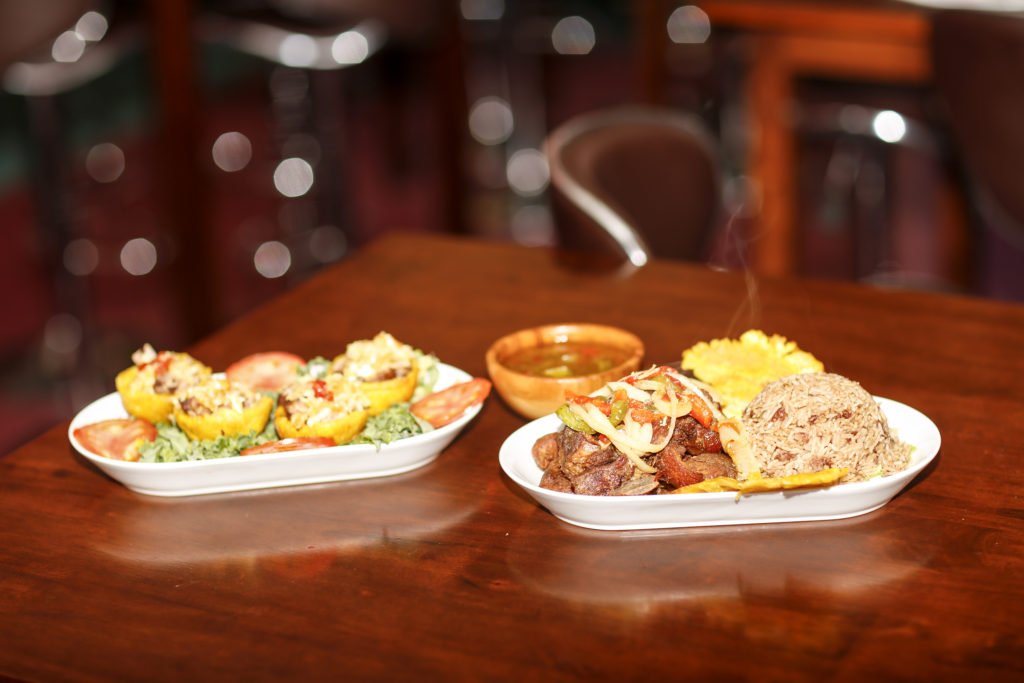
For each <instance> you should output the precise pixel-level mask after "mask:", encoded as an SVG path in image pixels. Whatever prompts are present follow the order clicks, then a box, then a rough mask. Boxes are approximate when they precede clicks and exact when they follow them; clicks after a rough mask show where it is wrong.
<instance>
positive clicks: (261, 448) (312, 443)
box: [239, 436, 338, 455]
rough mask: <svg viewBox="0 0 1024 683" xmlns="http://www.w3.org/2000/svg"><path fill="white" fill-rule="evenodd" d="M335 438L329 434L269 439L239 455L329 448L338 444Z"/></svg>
mask: <svg viewBox="0 0 1024 683" xmlns="http://www.w3.org/2000/svg"><path fill="white" fill-rule="evenodd" d="M337 445H338V444H336V443H335V442H334V439H332V438H330V437H327V436H297V437H294V438H291V439H280V440H278V441H268V442H266V443H261V444H260V445H258V446H250V447H249V448H246V449H244V450H242V452H241V453H239V455H256V454H257V453H283V452H285V451H304V450H307V449H310V448H327V447H329V446H337Z"/></svg>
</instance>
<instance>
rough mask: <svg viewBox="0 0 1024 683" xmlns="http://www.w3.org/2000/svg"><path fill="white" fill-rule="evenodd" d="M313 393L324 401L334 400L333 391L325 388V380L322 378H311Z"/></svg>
mask: <svg viewBox="0 0 1024 683" xmlns="http://www.w3.org/2000/svg"><path fill="white" fill-rule="evenodd" d="M313 395H314V396H316V397H317V398H322V399H323V400H325V401H333V400H334V392H332V391H331V390H330V389H328V388H327V382H325V381H323V380H322V379H315V380H313Z"/></svg>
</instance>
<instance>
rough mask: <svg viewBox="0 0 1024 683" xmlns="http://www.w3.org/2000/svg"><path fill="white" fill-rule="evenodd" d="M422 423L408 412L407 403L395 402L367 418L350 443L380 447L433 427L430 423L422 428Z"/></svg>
mask: <svg viewBox="0 0 1024 683" xmlns="http://www.w3.org/2000/svg"><path fill="white" fill-rule="evenodd" d="M424 424H425V423H423V422H421V421H420V420H419V419H417V418H416V416H415V415H413V414H412V413H410V412H409V404H408V403H397V404H395V405H393V406H391V407H390V408H388V409H387V410H385V411H384V412H382V413H381V414H379V415H374V416H373V417H371V418H370V419H369V420H367V422H366V427H365V428H363V431H362V432H360V433H359V435H358V436H356V438H355V439H353V440H352V441H351V443H361V444H365V443H372V444H373V445H375V446H377V448H380V447H381V445H383V444H386V443H391V442H392V441H397V440H398V439H405V438H408V437H410V436H415V435H417V434H422V433H423V432H425V431H428V430H430V429H433V428H432V427H430V425H426V427H427V428H426V429H424Z"/></svg>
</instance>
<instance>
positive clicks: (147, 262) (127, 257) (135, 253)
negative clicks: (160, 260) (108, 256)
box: [121, 237, 157, 275]
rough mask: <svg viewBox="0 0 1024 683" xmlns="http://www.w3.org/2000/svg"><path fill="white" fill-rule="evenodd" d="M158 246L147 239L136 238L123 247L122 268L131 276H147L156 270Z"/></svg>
mask: <svg viewBox="0 0 1024 683" xmlns="http://www.w3.org/2000/svg"><path fill="white" fill-rule="evenodd" d="M156 261H157V254H156V246H155V245H154V244H153V243H152V242H150V241H149V240H147V239H146V238H145V237H136V238H135V239H130V240H128V241H127V242H125V244H124V246H123V247H121V267H122V268H124V269H125V272H127V273H129V274H131V275H146V274H148V273H150V272H151V271H152V270H153V269H154V268H156Z"/></svg>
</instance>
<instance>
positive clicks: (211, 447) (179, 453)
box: [139, 420, 277, 462]
mask: <svg viewBox="0 0 1024 683" xmlns="http://www.w3.org/2000/svg"><path fill="white" fill-rule="evenodd" d="M276 439H277V430H276V429H275V428H274V421H273V420H268V421H267V426H266V428H265V429H264V430H263V431H262V432H259V433H256V432H249V433H248V434H244V435H242V436H221V437H218V438H216V439H213V440H210V441H193V440H191V439H189V438H188V436H187V435H186V434H185V432H183V431H181V429H179V428H178V427H177V426H176V425H175V424H174V423H173V422H161V423H160V424H158V425H157V426H156V439H154V440H153V441H152V442H150V443H146V444H143V445H142V447H141V448H140V449H139V452H140V454H141V455H140V457H139V462H184V461H186V460H211V459H214V458H231V457H234V456H236V455H238V454H239V452H241V451H242V450H244V449H246V448H249V447H250V446H256V445H259V444H261V443H265V442H267V441H274V440H276Z"/></svg>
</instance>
